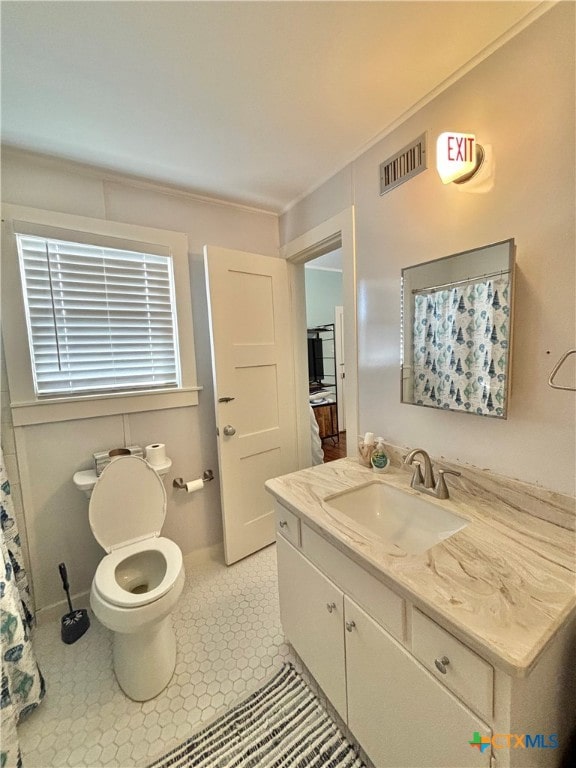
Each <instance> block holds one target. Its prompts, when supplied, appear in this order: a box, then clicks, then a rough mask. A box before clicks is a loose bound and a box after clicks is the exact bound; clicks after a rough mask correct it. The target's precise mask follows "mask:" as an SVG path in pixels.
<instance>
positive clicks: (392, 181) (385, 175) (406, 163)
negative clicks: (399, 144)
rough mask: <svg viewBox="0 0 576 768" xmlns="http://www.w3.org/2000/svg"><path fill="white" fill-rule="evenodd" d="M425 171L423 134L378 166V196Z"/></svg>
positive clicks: (424, 141) (424, 138) (424, 140)
mask: <svg viewBox="0 0 576 768" xmlns="http://www.w3.org/2000/svg"><path fill="white" fill-rule="evenodd" d="M425 170H426V134H425V133H423V134H422V136H419V137H418V138H417V139H416V140H415V141H413V142H412V143H410V144H408V146H407V147H404V149H401V150H400V152H396V154H395V155H393V156H392V157H391V158H390V159H389V160H385V161H384V162H383V163H381V165H380V194H381V195H383V194H384V193H385V192H390V190H391V189H394V187H398V186H400V184H404V182H405V181H408V179H411V178H412V177H413V176H416V175H417V174H419V173H420V172H421V171H425Z"/></svg>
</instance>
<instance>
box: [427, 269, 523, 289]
mask: <svg viewBox="0 0 576 768" xmlns="http://www.w3.org/2000/svg"><path fill="white" fill-rule="evenodd" d="M509 274H510V270H509V269H501V270H500V271H499V272H488V273H487V274H485V275H477V276H476V277H467V278H466V279H465V280H455V281H454V282H452V283H443V284H442V285H429V286H427V287H426V288H414V289H413V290H412V293H426V292H427V291H439V290H440V288H453V287H454V286H455V285H464V284H465V283H476V282H478V281H479V280H483V279H487V278H489V277H500V276H501V275H509Z"/></svg>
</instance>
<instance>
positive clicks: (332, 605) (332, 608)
mask: <svg viewBox="0 0 576 768" xmlns="http://www.w3.org/2000/svg"><path fill="white" fill-rule="evenodd" d="M326 608H327V609H328V613H332V611H335V610H336V603H326Z"/></svg>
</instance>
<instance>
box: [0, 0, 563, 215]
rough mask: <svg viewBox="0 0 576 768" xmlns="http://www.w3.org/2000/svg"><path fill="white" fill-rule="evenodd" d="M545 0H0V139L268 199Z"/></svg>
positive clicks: (325, 169) (308, 181)
mask: <svg viewBox="0 0 576 768" xmlns="http://www.w3.org/2000/svg"><path fill="white" fill-rule="evenodd" d="M550 5H551V3H540V2H526V1H524V0H522V1H521V2H510V1H508V0H505V1H503V2H492V1H491V0H479V1H478V2H473V1H471V2H468V1H466V2H460V1H459V0H451V1H449V2H407V1H406V0H403V1H402V2H391V1H388V0H386V1H381V2H361V1H360V0H358V1H354V2H334V1H331V0H326V1H324V2H306V1H304V2H302V1H299V0H297V1H296V2H292V1H290V0H286V1H283V2H250V1H247V2H197V1H195V0H194V1H185V2H169V1H168V0H166V1H164V2H147V1H145V0H140V1H139V2H91V1H90V0H76V1H72V2H49V1H48V2H25V1H22V0H20V1H18V2H2V139H3V141H4V142H5V143H6V144H8V145H12V146H16V147H21V148H25V149H29V150H33V151H36V152H42V153H45V154H48V155H54V156H57V157H62V158H67V159H70V160H74V161H78V162H83V163H89V164H92V165H96V166H100V167H104V168H106V169H109V170H114V171H119V172H121V173H125V174H131V175H135V176H139V177H144V178H148V179H152V180H154V181H157V182H159V183H163V184H168V185H174V186H177V187H182V188H185V189H187V190H191V191H193V192H197V193H199V194H203V195H208V196H214V197H219V198H223V199H226V200H230V201H236V202H241V203H244V204H247V205H251V206H256V207H259V208H264V209H268V210H271V211H276V212H280V211H282V210H285V209H286V208H287V207H289V206H290V205H291V204H293V203H294V201H296V200H298V199H300V198H301V197H303V196H304V195H305V194H307V193H308V192H310V191H311V190H312V189H314V188H315V187H316V186H318V185H319V184H320V183H321V182H322V181H324V180H325V179H327V178H329V177H330V176H331V175H332V174H333V173H335V172H336V171H338V170H339V169H340V168H342V167H343V166H344V165H346V164H347V163H348V162H349V161H350V160H352V159H353V158H354V157H355V156H357V155H358V154H359V153H360V152H361V151H362V150H364V149H366V148H367V147H368V146H369V145H370V144H371V143H373V142H374V141H375V140H376V138H377V137H378V136H381V135H383V133H384V132H385V131H386V130H387V129H390V128H391V127H392V126H393V125H394V124H396V123H397V122H398V121H399V120H400V118H401V117H402V116H405V115H406V114H407V113H408V112H409V111H410V110H413V109H414V108H416V107H417V106H418V105H421V104H422V103H425V101H426V100H427V99H429V98H430V97H431V96H432V95H433V94H434V93H436V92H438V90H439V89H441V88H442V87H443V86H445V85H446V83H447V81H448V82H451V81H452V79H454V77H455V76H458V75H459V74H462V72H463V71H467V69H468V68H469V67H470V66H471V65H472V64H473V63H474V61H477V60H478V58H481V57H482V56H483V55H485V53H486V52H487V49H488V50H492V49H493V47H494V46H495V45H497V44H499V43H500V42H501V36H503V35H505V36H506V35H509V34H510V33H509V30H511V29H512V30H513V31H517V29H519V28H521V27H522V26H523V25H525V24H526V23H528V22H529V21H531V20H533V19H534V18H536V17H537V16H538V15H540V13H541V12H543V10H546V9H547V8H548V7H550ZM499 39H500V40H499ZM506 39H507V38H506ZM495 41H498V43H495Z"/></svg>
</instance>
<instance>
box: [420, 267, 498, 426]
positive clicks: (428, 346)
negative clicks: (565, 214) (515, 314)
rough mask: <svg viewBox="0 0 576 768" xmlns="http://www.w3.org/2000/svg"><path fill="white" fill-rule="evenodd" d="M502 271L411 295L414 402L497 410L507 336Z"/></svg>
mask: <svg viewBox="0 0 576 768" xmlns="http://www.w3.org/2000/svg"><path fill="white" fill-rule="evenodd" d="M509 331H510V279H509V275H507V274H504V275H500V276H498V277H495V278H491V279H489V280H478V281H476V282H471V283H467V284H463V285H455V286H454V287H453V288H446V289H444V290H436V291H430V292H429V293H425V292H422V293H417V294H415V296H414V337H413V341H414V402H415V403H417V404H418V405H428V406H432V407H434V408H445V409H450V410H460V411H467V412H469V413H477V414H481V415H485V416H489V415H490V416H502V415H503V413H504V409H503V404H504V397H505V393H506V363H507V360H508V349H509V340H510V334H509Z"/></svg>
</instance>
